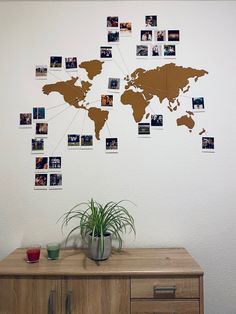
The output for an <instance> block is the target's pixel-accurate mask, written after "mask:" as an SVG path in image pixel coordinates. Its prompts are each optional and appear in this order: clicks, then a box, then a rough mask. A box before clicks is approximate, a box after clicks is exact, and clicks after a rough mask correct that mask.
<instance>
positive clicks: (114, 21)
mask: <svg viewBox="0 0 236 314" xmlns="http://www.w3.org/2000/svg"><path fill="white" fill-rule="evenodd" d="M118 26H119V17H118V16H108V17H107V27H118Z"/></svg>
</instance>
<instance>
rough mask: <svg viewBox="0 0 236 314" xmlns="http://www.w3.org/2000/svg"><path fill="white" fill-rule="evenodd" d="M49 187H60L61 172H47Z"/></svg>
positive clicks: (53, 188)
mask: <svg viewBox="0 0 236 314" xmlns="http://www.w3.org/2000/svg"><path fill="white" fill-rule="evenodd" d="M49 189H50V190H58V189H62V174H61V173H50V174H49Z"/></svg>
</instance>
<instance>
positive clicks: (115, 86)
mask: <svg viewBox="0 0 236 314" xmlns="http://www.w3.org/2000/svg"><path fill="white" fill-rule="evenodd" d="M108 89H109V90H110V91H112V92H119V91H120V79H119V78H114V77H110V78H109V79H108Z"/></svg>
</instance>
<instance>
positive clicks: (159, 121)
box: [151, 114, 163, 127]
mask: <svg viewBox="0 0 236 314" xmlns="http://www.w3.org/2000/svg"><path fill="white" fill-rule="evenodd" d="M151 126H159V127H163V115H161V114H152V115H151Z"/></svg>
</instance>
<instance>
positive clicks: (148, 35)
mask: <svg viewBox="0 0 236 314" xmlns="http://www.w3.org/2000/svg"><path fill="white" fill-rule="evenodd" d="M152 40H153V31H152V30H148V29H146V30H141V31H140V41H141V42H152Z"/></svg>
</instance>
